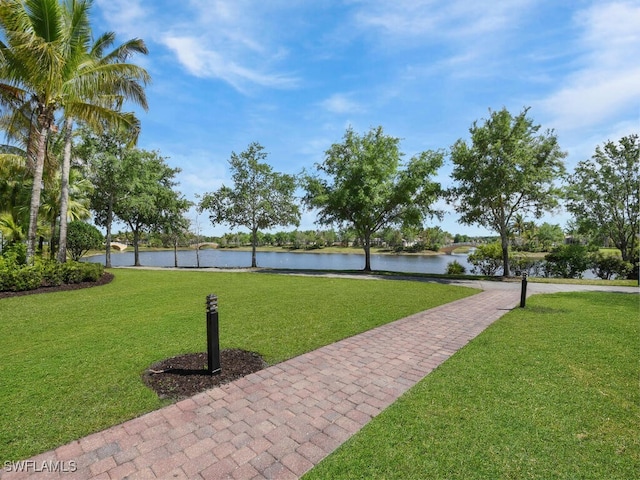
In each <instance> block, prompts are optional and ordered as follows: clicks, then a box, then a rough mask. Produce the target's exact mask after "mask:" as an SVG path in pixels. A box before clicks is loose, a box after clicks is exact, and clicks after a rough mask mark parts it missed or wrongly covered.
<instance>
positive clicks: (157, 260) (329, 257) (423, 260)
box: [87, 249, 471, 273]
mask: <svg viewBox="0 0 640 480" xmlns="http://www.w3.org/2000/svg"><path fill="white" fill-rule="evenodd" d="M256 258H257V261H258V266H259V267H263V268H292V269H303V270H304V269H310V270H321V269H326V270H362V269H363V268H364V253H363V254H355V253H354V254H343V253H289V252H258V253H257V257H256ZM454 260H457V261H458V263H460V264H461V265H463V266H464V267H465V268H466V269H467V272H469V271H470V269H471V266H470V265H469V264H468V263H467V256H466V255H455V254H454V255H410V256H409V255H372V256H371V268H372V269H373V270H387V271H390V272H412V273H445V271H446V268H447V264H448V263H449V262H453V261H454ZM87 261H89V262H98V263H104V255H96V256H93V257H89V258H88V259H87ZM133 263H134V261H133V251H131V252H129V251H127V252H116V253H114V252H113V251H112V253H111V264H112V265H113V266H114V267H122V266H130V265H133ZM140 263H141V264H142V265H145V266H149V267H173V266H174V256H173V251H161V252H140ZM250 265H251V252H239V251H234V250H209V249H207V250H201V251H200V266H201V267H221V268H224V267H248V266H250ZM178 266H180V267H196V266H197V259H196V252H195V251H193V250H184V251H179V252H178Z"/></svg>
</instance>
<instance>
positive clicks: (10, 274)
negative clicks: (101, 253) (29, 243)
mask: <svg viewBox="0 0 640 480" xmlns="http://www.w3.org/2000/svg"><path fill="white" fill-rule="evenodd" d="M103 273H104V267H103V266H102V265H101V264H99V263H81V262H72V261H69V262H66V263H58V262H54V261H50V260H41V259H36V261H35V262H34V264H33V265H25V264H23V263H21V262H20V259H19V258H15V256H13V255H4V256H0V292H5V291H11V292H19V291H23V290H34V289H36V288H39V287H55V286H58V285H63V284H69V283H81V282H95V281H97V280H98V279H100V277H102V274H103Z"/></svg>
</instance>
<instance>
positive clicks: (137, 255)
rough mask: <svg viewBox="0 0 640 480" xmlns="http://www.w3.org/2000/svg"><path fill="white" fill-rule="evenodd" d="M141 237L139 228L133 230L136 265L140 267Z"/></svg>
mask: <svg viewBox="0 0 640 480" xmlns="http://www.w3.org/2000/svg"><path fill="white" fill-rule="evenodd" d="M139 239H140V235H139V234H138V230H137V229H135V230H133V257H134V259H135V260H134V263H133V265H134V266H135V267H140V266H141V265H140V251H139V249H138V240H139Z"/></svg>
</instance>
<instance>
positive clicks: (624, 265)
mask: <svg viewBox="0 0 640 480" xmlns="http://www.w3.org/2000/svg"><path fill="white" fill-rule="evenodd" d="M632 270H633V265H632V264H631V263H629V262H625V261H624V260H623V259H622V257H620V256H619V255H604V254H603V253H601V252H596V253H594V254H593V255H592V256H591V271H592V272H593V273H594V275H596V276H597V277H598V278H602V279H604V280H611V278H612V277H613V276H615V277H616V278H626V277H627V276H628V275H629V274H630V273H631V271H632Z"/></svg>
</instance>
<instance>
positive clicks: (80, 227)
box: [67, 220, 104, 261]
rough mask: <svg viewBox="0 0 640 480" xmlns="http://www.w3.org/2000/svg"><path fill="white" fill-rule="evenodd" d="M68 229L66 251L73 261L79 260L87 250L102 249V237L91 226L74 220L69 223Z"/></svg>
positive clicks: (98, 231)
mask: <svg viewBox="0 0 640 480" xmlns="http://www.w3.org/2000/svg"><path fill="white" fill-rule="evenodd" d="M68 229H69V231H68V233H67V249H68V250H69V253H70V255H71V258H72V259H73V260H76V261H77V260H80V258H81V257H82V256H83V255H84V254H85V253H87V252H88V251H89V250H93V249H98V248H101V247H102V244H103V242H104V237H103V236H102V233H100V230H98V229H97V228H96V227H94V226H93V225H90V224H88V223H86V222H82V221H80V220H75V221H73V222H69V226H68Z"/></svg>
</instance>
